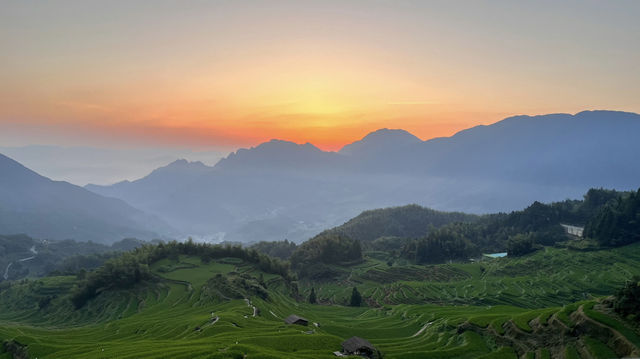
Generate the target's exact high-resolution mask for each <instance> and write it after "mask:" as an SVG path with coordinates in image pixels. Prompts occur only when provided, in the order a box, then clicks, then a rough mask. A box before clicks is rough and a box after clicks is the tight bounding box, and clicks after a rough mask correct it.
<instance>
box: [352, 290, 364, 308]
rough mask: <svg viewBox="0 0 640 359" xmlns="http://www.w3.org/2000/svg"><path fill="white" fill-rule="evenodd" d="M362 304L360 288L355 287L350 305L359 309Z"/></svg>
mask: <svg viewBox="0 0 640 359" xmlns="http://www.w3.org/2000/svg"><path fill="white" fill-rule="evenodd" d="M361 304H362V296H361V295H360V292H358V288H356V287H353V291H352V292H351V302H350V303H349V305H350V306H352V307H359V306H360V305H361Z"/></svg>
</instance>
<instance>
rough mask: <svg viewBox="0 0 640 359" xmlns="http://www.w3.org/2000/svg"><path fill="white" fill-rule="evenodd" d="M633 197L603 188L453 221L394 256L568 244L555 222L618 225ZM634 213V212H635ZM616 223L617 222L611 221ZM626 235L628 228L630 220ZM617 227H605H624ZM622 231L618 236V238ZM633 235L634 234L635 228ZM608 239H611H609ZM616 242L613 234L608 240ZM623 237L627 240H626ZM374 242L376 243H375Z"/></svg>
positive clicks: (437, 258)
mask: <svg viewBox="0 0 640 359" xmlns="http://www.w3.org/2000/svg"><path fill="white" fill-rule="evenodd" d="M637 197H638V196H635V197H633V196H629V194H628V193H626V192H618V191H612V190H604V189H591V190H589V191H588V192H587V193H586V194H585V196H584V199H583V200H566V201H562V202H554V203H551V204H544V203H540V202H534V203H533V204H532V205H530V206H529V207H527V208H525V209H524V210H521V211H514V212H511V213H509V214H506V213H497V214H491V215H484V216H480V217H479V218H478V219H477V220H475V221H472V222H456V223H450V224H447V225H444V226H442V227H440V228H437V229H436V228H432V229H430V230H429V231H428V232H429V234H427V235H425V236H422V237H420V238H416V239H413V240H412V241H409V242H407V241H406V240H405V241H398V242H397V243H399V244H400V245H401V246H402V247H401V248H398V249H397V250H398V252H399V256H401V257H403V258H406V259H409V260H413V261H415V262H416V263H442V262H445V261H449V260H460V259H467V258H472V257H476V256H479V255H480V254H481V253H492V252H507V253H508V254H509V255H510V256H520V255H524V254H527V253H530V252H532V251H534V250H536V249H537V248H541V247H542V246H549V245H554V244H555V243H557V242H560V241H565V240H567V236H566V234H565V231H564V229H563V228H562V226H560V223H568V224H573V225H583V224H585V223H590V222H589V221H590V220H591V219H592V218H600V217H602V216H609V218H611V217H614V215H611V214H606V215H603V214H601V212H603V211H604V212H605V213H611V212H612V213H616V214H619V215H620V216H621V218H622V216H623V215H622V214H624V216H626V217H623V218H625V219H620V221H624V220H626V218H630V217H631V216H632V214H633V213H636V214H637V208H638V207H637V206H638V204H637V203H636V204H635V207H634V205H632V204H630V203H628V202H629V200H631V199H632V198H635V200H636V201H637ZM634 211H635V212H634ZM616 223H617V222H616ZM629 223H631V224H630V225H629V226H628V227H626V228H628V231H629V230H632V229H631V228H632V222H629ZM618 226H619V224H616V226H612V227H610V228H625V226H624V225H620V226H619V227H618ZM624 233H625V232H621V235H622V234H624ZM635 233H639V232H638V230H637V229H636V232H635ZM607 238H611V235H609V237H607ZM613 238H615V236H613ZM626 238H629V236H627V237H626ZM374 243H375V241H374Z"/></svg>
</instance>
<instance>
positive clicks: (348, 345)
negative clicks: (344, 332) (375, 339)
mask: <svg viewBox="0 0 640 359" xmlns="http://www.w3.org/2000/svg"><path fill="white" fill-rule="evenodd" d="M342 354H343V355H360V356H364V357H368V358H378V357H380V354H379V352H378V350H377V349H376V347H374V346H373V345H371V343H369V341H367V340H366V339H362V338H360V337H351V338H349V339H347V340H345V341H344V342H342Z"/></svg>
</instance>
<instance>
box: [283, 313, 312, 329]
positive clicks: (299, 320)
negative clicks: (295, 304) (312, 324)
mask: <svg viewBox="0 0 640 359" xmlns="http://www.w3.org/2000/svg"><path fill="white" fill-rule="evenodd" d="M284 322H285V323H286V324H297V325H304V326H307V325H309V321H308V320H307V319H305V318H303V317H299V316H297V315H295V314H291V315H290V316H288V317H287V319H285V320H284Z"/></svg>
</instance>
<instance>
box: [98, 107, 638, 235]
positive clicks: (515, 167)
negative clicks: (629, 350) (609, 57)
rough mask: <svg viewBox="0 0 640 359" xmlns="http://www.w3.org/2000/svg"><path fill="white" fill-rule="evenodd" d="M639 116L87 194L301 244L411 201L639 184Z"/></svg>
mask: <svg viewBox="0 0 640 359" xmlns="http://www.w3.org/2000/svg"><path fill="white" fill-rule="evenodd" d="M639 135H640V115H638V114H634V113H625V112H615V111H585V112H580V113H578V114H575V115H570V114H551V115H543V116H515V117H510V118H507V119H505V120H503V121H500V122H497V123H495V124H492V125H488V126H476V127H473V128H470V129H467V130H464V131H461V132H459V133H457V134H455V135H454V136H451V137H444V138H436V139H431V140H428V141H422V140H420V139H419V138H417V137H415V136H413V135H412V134H410V133H408V132H406V131H404V130H389V129H381V130H378V131H375V132H373V133H370V134H368V135H367V136H365V137H364V138H363V139H361V140H359V141H356V142H354V143H352V144H349V145H346V146H345V147H344V148H343V149H342V150H340V151H338V152H325V151H322V150H320V149H318V148H317V147H315V146H313V145H311V144H303V145H299V144H295V143H293V142H288V141H281V140H272V141H269V142H266V143H263V144H261V145H259V146H256V147H252V148H249V149H240V150H238V151H236V152H234V153H232V154H230V155H229V156H227V157H226V158H224V159H223V160H221V161H220V162H218V163H217V164H216V165H215V166H213V167H208V166H205V165H203V164H201V163H188V162H186V161H184V160H183V161H178V162H174V163H173V164H171V165H169V166H167V167H163V168H161V169H158V170H156V171H154V172H153V173H151V174H150V175H149V176H147V177H145V178H142V179H140V180H137V181H133V182H123V183H119V184H116V185H113V186H93V185H90V186H87V188H88V189H90V190H91V191H94V192H96V193H98V194H102V195H105V196H111V197H115V198H119V199H122V200H125V201H127V202H128V203H130V204H131V205H133V206H134V207H137V208H139V209H141V210H144V211H146V212H148V213H152V214H154V215H157V216H159V217H161V218H163V219H165V220H167V221H168V222H169V223H170V224H171V225H173V226H175V227H177V228H179V229H180V230H181V231H183V233H188V234H201V235H209V236H211V235H212V234H215V233H217V234H219V235H220V237H221V238H225V239H228V240H240V241H256V240H278V239H285V238H288V239H290V240H296V241H300V240H304V239H307V238H309V237H310V236H312V235H314V234H316V233H318V232H320V231H321V230H323V229H326V228H329V227H332V226H334V225H338V224H341V223H343V222H344V221H346V220H347V219H349V218H351V217H353V216H355V215H357V214H358V213H360V212H361V211H363V210H366V209H370V208H378V207H386V206H394V205H406V204H408V203H416V204H420V205H423V206H428V207H431V208H435V209H438V210H447V211H466V212H472V213H486V212H497V211H510V210H514V209H519V208H522V207H524V206H526V205H528V204H529V203H531V202H532V201H535V200H542V201H553V200H563V199H566V198H567V197H576V198H577V197H579V196H581V194H582V193H585V192H586V190H588V189H589V188H591V187H606V188H616V189H635V188H637V187H638V186H640V162H638V161H637V159H636V157H637V154H638V153H640V141H637V137H638V136H639Z"/></svg>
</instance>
